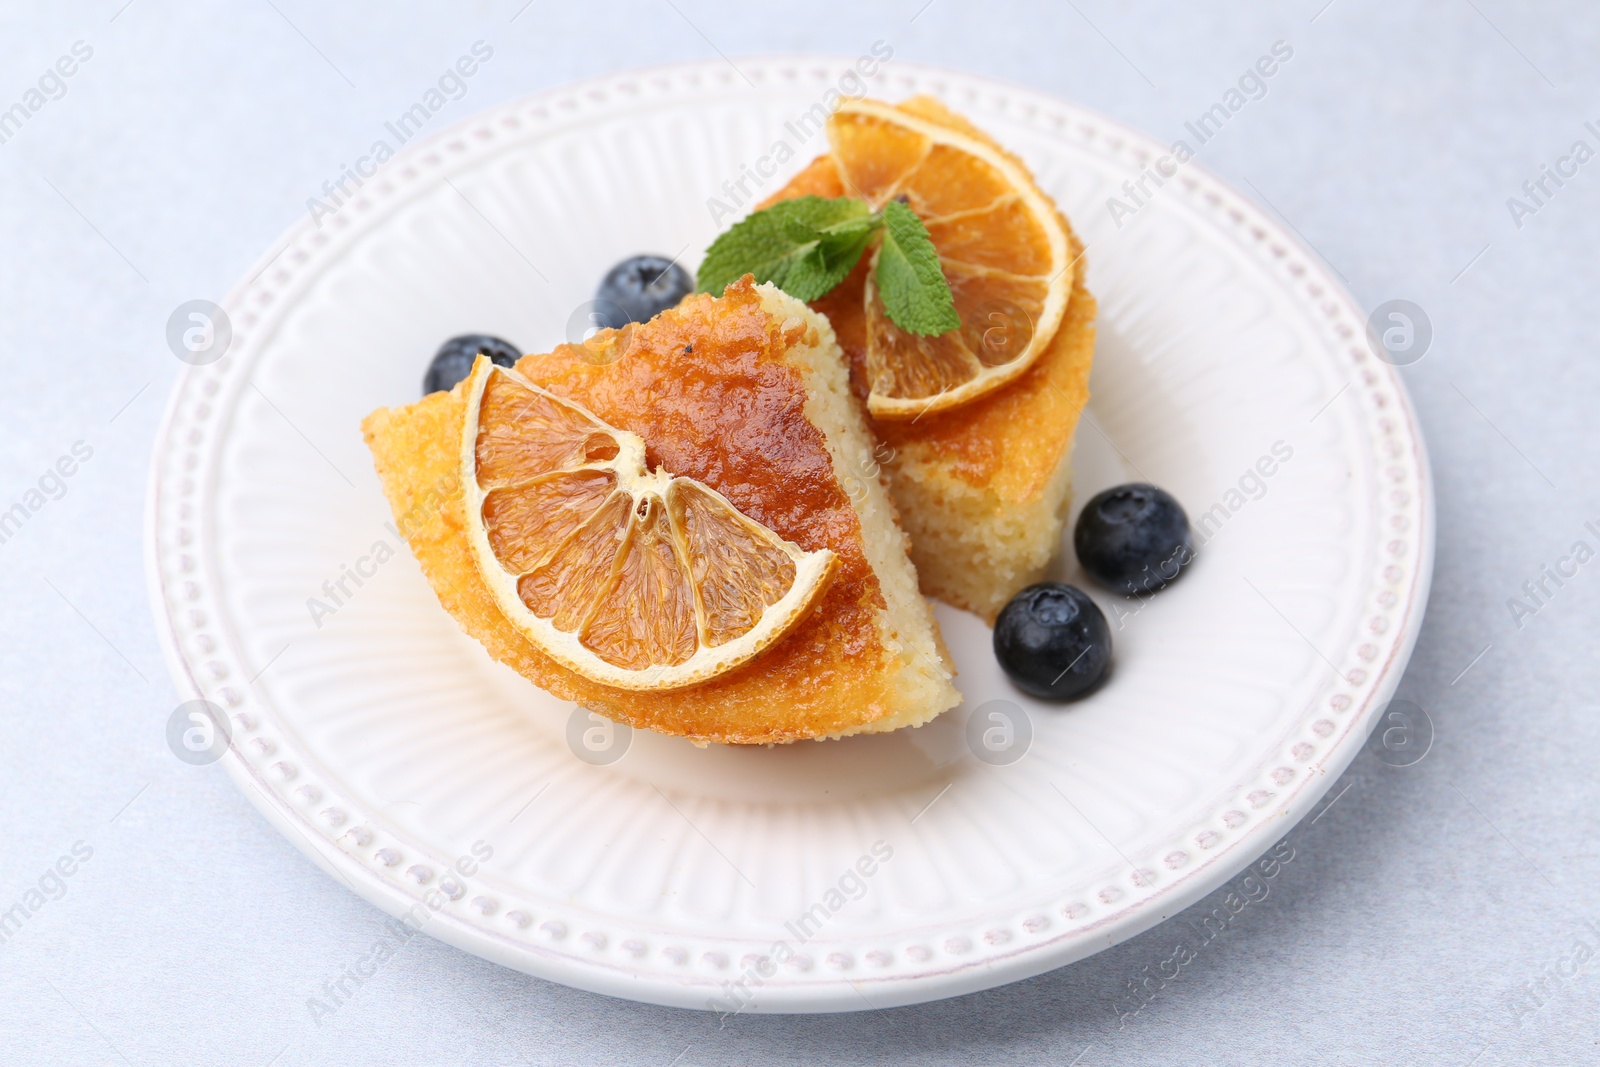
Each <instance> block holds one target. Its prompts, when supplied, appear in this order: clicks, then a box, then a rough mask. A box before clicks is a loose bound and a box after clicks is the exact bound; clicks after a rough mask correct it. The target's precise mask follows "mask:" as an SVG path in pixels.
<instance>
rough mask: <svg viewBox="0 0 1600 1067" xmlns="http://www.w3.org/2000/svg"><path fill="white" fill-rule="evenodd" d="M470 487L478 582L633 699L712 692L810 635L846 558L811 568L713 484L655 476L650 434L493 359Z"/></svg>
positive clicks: (465, 460)
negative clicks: (781, 645)
mask: <svg viewBox="0 0 1600 1067" xmlns="http://www.w3.org/2000/svg"><path fill="white" fill-rule="evenodd" d="M466 399H467V412H466V421H465V424H464V429H463V432H462V441H461V482H462V487H463V490H464V496H465V502H466V515H467V536H468V540H469V541H470V543H471V545H472V552H473V556H474V559H475V560H476V562H477V565H478V571H479V573H480V574H481V575H482V576H483V579H484V581H485V582H486V583H487V584H488V586H489V589H490V591H491V592H492V593H493V595H494V598H495V602H496V604H497V605H498V606H499V608H500V611H501V612H502V613H503V614H504V615H505V617H506V618H507V619H508V620H509V621H510V622H511V623H512V625H514V626H515V627H516V628H517V629H518V630H519V631H521V632H522V634H523V635H524V636H526V637H527V638H528V639H529V640H530V641H532V642H533V643H534V644H536V645H538V646H539V648H540V649H541V650H542V651H544V652H545V653H547V654H548V655H550V656H551V657H552V658H554V659H555V660H557V661H558V662H560V663H561V664H563V665H564V666H566V667H569V668H570V669H572V670H574V671H577V672H578V673H579V674H581V675H583V676H584V677H586V678H589V679H591V680H592V681H596V682H599V683H601V684H603V685H609V686H614V687H616V688H619V689H634V690H664V689H679V688H682V687H684V686H690V685H697V684H699V683H701V682H704V681H706V680H708V679H710V678H714V677H716V676H717V675H719V674H723V673H725V672H727V671H729V670H732V669H733V668H734V667H737V666H739V665H740V664H741V663H744V662H746V661H748V660H750V659H751V658H752V657H754V656H756V655H757V654H758V653H760V652H761V651H762V650H763V649H765V648H766V647H767V646H769V645H771V644H772V643H773V642H774V641H776V640H777V639H778V638H780V637H782V636H783V635H784V634H785V633H787V632H788V631H789V630H790V629H791V628H793V627H794V625H795V624H796V623H798V622H799V621H800V620H801V619H802V618H804V617H805V614H806V612H807V611H808V610H809V609H810V608H811V606H812V605H813V604H814V603H815V602H816V600H817V597H818V594H819V593H821V592H822V590H823V589H824V587H825V586H826V585H827V583H828V579H829V577H830V576H831V574H832V572H833V569H834V566H835V564H836V562H837V557H836V556H835V555H834V554H833V553H832V552H831V551H829V550H827V549H820V550H818V551H815V552H806V551H803V550H802V549H800V548H799V547H798V546H797V545H794V544H792V543H790V542H789V541H786V540H784V539H783V538H782V537H779V536H778V535H777V534H775V533H773V532H772V531H771V530H769V529H767V528H766V527H765V526H762V525H761V524H760V523H758V522H755V521H754V520H752V519H750V518H749V517H747V516H745V515H743V514H741V513H740V512H739V510H738V509H737V508H735V507H734V506H733V504H731V503H729V501H728V500H727V499H726V498H725V497H723V496H722V494H720V493H718V492H717V491H716V490H714V489H712V488H711V487H710V486H708V485H705V484H704V483H702V482H698V481H695V480H694V479H692V478H678V477H673V476H672V475H671V474H668V473H667V472H665V471H663V470H660V469H656V470H653V471H652V470H649V469H647V467H646V464H645V443H644V440H643V439H642V438H640V437H639V435H638V434H635V433H631V432H629V431H627V430H619V429H616V428H615V427H612V426H608V425H606V424H605V423H604V422H601V421H600V420H599V419H598V418H596V417H595V416H594V415H592V414H590V413H589V412H588V411H587V410H586V409H584V408H582V407H580V406H579V405H577V404H574V403H572V402H571V401H568V400H563V399H561V398H559V397H557V396H555V395H554V394H552V393H550V392H547V391H546V390H544V389H541V388H540V387H539V386H537V385H535V384H534V383H532V382H530V381H529V380H528V379H526V378H524V377H523V376H522V375H520V374H518V373H517V372H516V371H514V370H508V369H506V368H503V367H498V366H496V365H494V364H493V363H491V362H490V361H489V360H488V359H485V358H483V357H482V356H480V357H479V358H478V360H477V363H476V365H475V366H474V367H473V369H472V378H471V379H470V380H469V381H468V383H467V394H466Z"/></svg>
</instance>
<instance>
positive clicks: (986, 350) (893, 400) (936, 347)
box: [828, 98, 1073, 419]
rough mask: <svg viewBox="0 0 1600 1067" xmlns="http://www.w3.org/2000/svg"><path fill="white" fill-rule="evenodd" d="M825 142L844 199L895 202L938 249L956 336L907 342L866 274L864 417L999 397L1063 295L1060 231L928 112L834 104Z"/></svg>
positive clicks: (1048, 208) (1014, 164)
mask: <svg viewBox="0 0 1600 1067" xmlns="http://www.w3.org/2000/svg"><path fill="white" fill-rule="evenodd" d="M828 142H829V145H830V147H831V157H832V160H833V163H834V164H835V166H836V167H837V170H838V177H839V180H840V182H841V183H842V184H843V187H844V190H845V192H846V193H847V194H848V195H853V196H859V197H861V198H862V199H864V200H866V201H867V202H868V203H870V204H872V205H873V206H874V207H881V206H882V205H883V204H884V203H886V202H888V201H889V200H891V199H895V198H903V199H904V200H905V201H906V203H907V204H908V205H909V206H910V207H911V208H912V210H914V211H916V213H917V214H918V215H919V216H920V217H921V218H922V221H923V224H924V225H926V226H927V228H928V234H929V236H931V237H932V238H933V243H934V247H935V248H937V249H938V250H939V262H940V265H941V266H942V267H943V268H944V273H945V277H946V278H947V279H948V280H949V282H950V288H951V292H952V293H953V295H954V296H955V305H956V311H957V313H958V314H959V315H960V316H961V328H960V329H959V330H951V331H950V332H949V333H946V334H942V335H940V336H938V337H922V336H918V335H916V334H912V333H907V332H905V331H904V330H901V329H899V328H898V327H896V326H895V324H894V323H893V322H891V321H890V320H889V318H888V316H887V314H885V312H884V308H883V301H882V300H880V299H879V298H878V295H877V290H876V288H875V286H874V285H873V283H872V273H870V272H869V273H868V275H867V284H866V291H865V301H866V304H865V312H866V328H867V349H866V371H867V380H868V384H869V386H870V389H871V391H870V393H869V394H868V397H867V406H868V409H869V410H870V411H871V412H872V415H873V417H875V418H879V419H911V418H916V417H918V416H920V415H924V414H927V413H929V412H935V411H943V410H946V409H948V408H953V407H958V406H960V405H962V404H965V403H967V402H969V401H971V400H974V399H976V398H978V397H980V396H982V395H984V394H985V393H988V392H991V391H993V390H995V389H998V388H1000V387H1001V386H1002V385H1005V384H1006V383H1007V382H1009V381H1011V380H1013V379H1014V378H1016V377H1017V376H1018V375H1020V374H1021V373H1022V372H1023V371H1025V370H1027V369H1028V367H1030V366H1031V365H1032V364H1033V362H1034V360H1035V359H1037V358H1038V356H1039V353H1041V352H1043V351H1044V350H1045V347H1046V346H1047V345H1049V343H1050V339H1051V338H1052V337H1053V336H1054V335H1055V332H1056V328H1057V327H1058V326H1059V325H1060V323H1061V316H1062V314H1063V313H1064V312H1065V311H1066V307H1067V300H1068V298H1069V297H1070V296H1071V294H1072V278H1073V260H1072V259H1071V251H1070V249H1071V242H1070V241H1069V239H1068V237H1067V230H1066V225H1065V223H1064V222H1063V220H1062V218H1061V216H1060V215H1059V214H1058V213H1057V212H1056V209H1055V207H1054V206H1053V205H1052V204H1051V202H1050V200H1049V198H1048V197H1046V196H1045V195H1044V193H1042V192H1041V191H1040V190H1039V187H1038V186H1037V185H1035V184H1034V181H1033V179H1032V177H1030V176H1029V174H1028V172H1027V170H1026V169H1025V168H1024V167H1023V166H1022V164H1021V163H1019V162H1018V161H1017V160H1015V159H1014V158H1012V157H1011V156H1010V155H1008V154H1007V153H1005V152H1004V151H1003V150H1001V149H1000V148H999V147H998V146H997V145H995V144H994V143H993V142H992V141H990V140H989V139H988V138H987V137H985V136H984V135H983V134H981V133H979V132H978V131H977V130H976V129H975V128H973V127H971V126H970V125H968V124H966V123H965V122H963V121H962V120H961V119H959V118H957V117H956V116H955V115H953V114H951V113H950V112H948V111H945V110H944V109H943V108H942V107H940V106H939V105H937V104H935V103H933V102H932V101H927V100H923V99H921V98H918V99H914V100H911V101H908V102H907V103H906V104H904V105H901V106H900V107H894V106H892V105H889V104H884V103H880V102H878V101H874V100H857V101H851V100H845V101H844V102H842V103H841V104H840V105H839V108H838V110H837V111H836V112H834V114H833V116H832V118H831V119H830V120H829V123H828Z"/></svg>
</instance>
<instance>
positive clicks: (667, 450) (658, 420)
mask: <svg viewBox="0 0 1600 1067" xmlns="http://www.w3.org/2000/svg"><path fill="white" fill-rule="evenodd" d="M807 329H808V327H806V326H805V324H804V323H801V322H799V321H797V320H796V321H791V322H789V323H784V322H779V321H775V320H774V318H773V317H772V316H771V315H769V314H767V313H766V312H765V311H764V310H763V309H762V305H761V295H760V294H759V293H758V292H757V291H756V290H755V287H754V285H753V284H751V283H750V282H749V281H748V279H747V280H746V281H744V282H741V283H739V284H737V285H734V286H730V287H729V289H728V293H727V296H726V297H724V298H722V299H720V300H713V299H712V298H711V297H709V296H697V297H692V298H690V299H689V300H687V301H685V303H684V304H683V305H681V306H680V307H679V308H678V309H676V310H674V311H670V312H666V313H664V314H663V315H661V316H658V317H657V318H656V319H655V320H653V321H652V322H651V323H649V324H645V325H643V326H633V327H630V328H628V329H626V330H624V331H620V332H617V333H611V332H604V333H601V334H598V335H596V337H595V338H593V339H591V341H590V342H588V343H587V344H585V345H583V346H572V345H565V346H561V347H560V348H558V349H557V350H556V351H554V352H552V353H550V354H548V355H533V356H527V357H525V358H524V359H523V360H521V361H520V362H519V364H518V370H519V371H520V372H521V373H523V374H524V375H526V376H527V377H529V378H530V379H532V380H534V381H537V382H539V383H540V384H542V385H544V386H545V387H546V388H548V389H549V390H550V391H551V392H552V393H555V394H557V395H561V396H565V397H568V398H570V399H572V400H574V401H577V402H578V403H581V404H583V405H584V406H585V407H587V408H589V409H590V410H591V411H593V412H594V413H595V415H597V416H599V417H600V418H601V419H602V420H604V421H605V422H607V423H610V424H611V425H614V426H617V427H619V428H621V429H626V430H631V431H633V432H634V433H637V434H639V435H640V437H642V438H643V439H644V441H645V442H646V446H647V455H648V457H649V461H650V462H651V463H660V464H662V465H663V466H665V468H666V469H667V470H668V471H670V472H671V473H673V474H683V475H688V476H690V477H693V478H696V479H699V480H701V481H704V482H705V483H706V484H708V485H710V486H711V487H713V488H714V489H716V490H718V491H719V492H721V493H722V494H723V495H725V496H726V497H728V499H729V500H730V501H732V502H733V503H734V504H735V505H736V506H737V507H738V508H739V509H740V510H741V511H744V512H745V513H746V514H747V515H749V517H750V518H752V519H754V520H756V521H757V522H760V523H762V524H763V525H766V526H767V527H769V528H770V529H772V530H774V531H775V532H777V533H778V534H780V535H781V536H783V537H785V538H787V539H789V540H790V541H793V542H794V543H796V544H798V545H800V546H802V547H803V548H805V549H807V550H811V549H815V548H823V547H826V548H830V549H832V550H833V551H834V552H835V553H836V554H837V555H838V556H839V567H838V571H837V573H836V575H835V577H834V579H833V580H832V581H831V582H830V583H829V586H828V588H827V590H826V592H825V593H824V594H823V596H822V598H820V602H819V604H818V605H817V607H816V608H815V610H813V612H812V613H811V614H810V615H809V616H808V617H807V618H806V619H805V620H804V621H802V622H801V623H800V624H799V625H798V626H796V627H795V629H794V630H793V631H791V632H790V633H789V634H787V635H786V636H785V637H783V638H782V639H780V640H779V641H778V642H777V643H776V644H774V645H773V646H772V647H771V648H769V649H768V650H767V651H766V652H764V653H763V654H761V655H760V656H759V657H757V658H756V659H755V660H754V661H752V662H751V663H748V664H746V665H745V666H743V667H740V668H737V669H735V670H733V671H730V672H729V673H727V674H725V675H722V676H720V677H718V678H716V679H714V680H712V681H710V682H707V683H705V684H704V685H700V686H696V687H694V688H692V689H687V690H682V691H671V692H665V693H660V692H630V691H626V690H620V689H615V688H610V687H607V686H603V685H599V684H597V683H595V682H592V681H590V680H588V679H586V678H584V677H582V676H580V675H578V674H575V673H574V672H572V671H570V670H567V669H566V668H564V667H562V666H561V665H560V664H558V663H556V662H555V661H553V660H552V659H550V658H549V657H548V656H547V655H545V654H544V653H543V652H541V650H540V649H539V648H537V647H536V646H535V645H534V644H532V643H531V642H530V641H528V640H527V639H526V638H525V637H524V636H523V635H522V634H520V633H519V632H518V631H517V630H516V628H515V627H513V626H512V625H511V624H510V623H509V622H508V621H507V620H506V619H505V618H504V616H503V615H502V614H501V613H500V611H499V610H498V608H497V607H496V605H495V603H494V600H493V597H492V595H491V594H490V592H489V590H488V588H487V587H486V586H485V584H484V582H483V580H482V578H481V576H480V575H479V573H478V571H477V568H476V564H475V563H474V561H473V559H472V556H471V552H470V549H469V547H468V544H467V540H466V537H465V536H464V534H463V528H464V525H465V522H466V517H465V514H464V512H463V495H462V488H461V484H460V480H459V477H458V476H457V467H458V462H459V455H460V440H461V434H462V431H463V425H464V420H465V409H466V404H465V400H464V398H463V395H462V387H459V386H458V387H457V389H456V390H455V391H453V392H450V393H435V394H433V395H431V396H429V397H426V398H424V399H423V400H421V401H419V402H418V403H415V404H411V405H407V406H405V407H401V408H395V409H379V410H378V411H376V412H374V413H373V414H372V415H370V416H368V418H367V419H366V421H365V422H364V423H363V430H364V432H365V435H366V438H367V442H368V444H369V446H370V447H371V448H372V451H373V457H374V460H375V462H376V465H377V468H378V473H379V475H380V477H381V478H382V480H383V486H384V492H385V495H386V496H387V497H388V499H389V503H390V506H391V508H392V509H393V511H394V513H395V515H396V516H397V517H399V522H400V528H401V532H402V533H403V534H404V535H405V536H406V538H407V541H408V542H409V544H410V545H411V548H412V551H413V553H414V555H415V556H416V558H417V560H418V562H419V563H420V564H421V566H422V569H423V572H424V573H425V574H426V575H427V577H428V580H429V583H430V584H431V585H432V586H433V589H434V591H435V593H436V594H437V595H438V596H439V599H440V602H441V603H442V604H443V606H444V607H445V608H446V610H448V611H449V612H450V614H451V615H452V616H454V617H455V619H456V620H457V622H459V623H460V624H461V626H462V627H463V629H465V630H466V631H467V632H468V633H470V634H471V635H472V636H473V637H475V638H477V639H478V640H479V641H481V642H482V643H483V644H484V646H485V647H486V648H487V649H488V651H489V652H490V654H491V655H493V656H494V657H495V658H496V659H498V660H500V661H501V662H503V663H506V664H507V665H509V666H511V667H512V668H514V669H515V670H517V671H518V672H519V673H521V674H523V675H524V676H525V677H527V678H529V679H531V680H532V681H534V682H536V683H537V684H538V685H539V686H541V687H542V688H544V689H546V690H548V691H549V692H551V693H553V694H555V695H556V696H557V697H559V698H561V699H565V700H575V701H579V702H582V703H585V704H587V705H589V706H590V707H593V708H596V709H597V710H600V711H602V712H603V713H605V714H606V715H607V716H609V717H611V718H613V719H615V720H617V721H619V722H625V723H628V724H630V725H633V726H641V727H649V728H652V729H656V730H660V731H662V732H665V733H672V734H683V735H687V736H689V737H692V738H707V739H713V740H720V741H745V742H768V741H784V740H789V739H792V738H796V737H814V736H826V735H828V734H836V733H839V732H841V731H843V730H847V729H850V728H853V727H855V726H857V725H859V724H861V723H865V722H871V721H874V720H876V719H879V718H881V717H884V716H886V715H890V714H894V713H895V712H897V711H898V710H899V709H898V708H897V707H896V706H895V702H894V701H895V697H894V695H893V693H894V685H893V682H892V680H891V679H890V678H889V676H888V674H887V673H886V670H885V668H886V665H887V664H889V662H890V661H891V660H897V657H895V656H894V655H893V654H892V653H890V652H889V651H888V650H887V649H886V648H885V647H884V645H883V643H882V641H881V640H880V637H879V631H878V629H877V620H878V618H879V616H880V613H881V610H882V607H883V596H882V593H881V591H880V589H879V586H878V579H877V576H876V575H875V574H874V573H873V571H872V569H871V567H870V566H869V565H868V563H867V561H866V557H865V555H864V553H863V548H862V531H861V529H860V521H859V519H858V517H857V515H856V512H855V510H854V508H853V506H852V505H851V503H850V500H849V497H848V496H847V495H846V493H845V491H844V488H843V487H841V486H840V485H839V483H838V480H837V479H836V477H835V476H834V473H833V465H832V460H831V457H830V455H829V452H828V449H827V443H826V440H825V439H824V437H823V435H822V433H821V431H819V430H818V429H817V428H816V427H815V426H814V425H812V424H811V422H810V421H809V420H808V419H807V418H806V417H805V404H806V387H805V382H804V380H803V379H802V377H801V375H802V373H803V372H802V371H801V370H800V369H799V367H798V366H797V365H796V361H794V360H792V359H790V358H788V352H789V349H790V347H791V346H792V345H794V344H796V343H798V342H801V341H802V340H804V336H803V335H804V333H805V332H806V330H807ZM613 356H615V357H617V358H610V357H613ZM607 359H609V360H610V361H609V362H605V360H607Z"/></svg>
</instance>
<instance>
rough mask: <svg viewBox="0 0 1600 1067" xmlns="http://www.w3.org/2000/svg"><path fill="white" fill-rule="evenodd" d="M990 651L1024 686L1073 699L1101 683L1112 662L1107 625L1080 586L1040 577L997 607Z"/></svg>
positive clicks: (1048, 695)
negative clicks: (997, 614) (1042, 579)
mask: <svg viewBox="0 0 1600 1067" xmlns="http://www.w3.org/2000/svg"><path fill="white" fill-rule="evenodd" d="M994 656H995V659H997V660H999V661H1000V666H1001V667H1003V668H1004V669H1005V672H1006V674H1007V675H1008V676H1010V678H1011V681H1012V682H1014V683H1015V684H1016V686H1017V688H1018V689H1021V690H1022V691H1023V692H1025V693H1030V694H1032V695H1033V696H1036V697H1043V698H1044V699H1046V700H1072V699H1074V698H1076V697H1080V696H1083V695H1084V694H1085V693H1087V692H1089V691H1090V690H1091V689H1093V688H1094V687H1095V686H1097V685H1099V684H1100V679H1101V678H1102V677H1103V676H1104V675H1105V673H1106V667H1107V666H1108V665H1109V664H1110V663H1111V627H1110V626H1108V625H1107V624H1106V617H1105V615H1104V614H1102V613H1101V611H1100V608H1099V606H1098V605H1097V604H1095V602H1094V601H1092V600H1090V599H1089V596H1088V594H1086V593H1085V592H1084V591H1083V590H1082V589H1079V588H1077V587H1075V586H1071V585H1065V584H1063V583H1061V582H1040V583H1039V584H1038V585H1030V586H1028V588H1026V589H1024V590H1023V591H1022V592H1020V593H1018V594H1017V595H1016V596H1014V597H1012V598H1011V602H1010V603H1009V604H1007V605H1006V606H1005V607H1004V608H1002V609H1001V610H1000V617H999V618H998V619H996V620H995V623H994Z"/></svg>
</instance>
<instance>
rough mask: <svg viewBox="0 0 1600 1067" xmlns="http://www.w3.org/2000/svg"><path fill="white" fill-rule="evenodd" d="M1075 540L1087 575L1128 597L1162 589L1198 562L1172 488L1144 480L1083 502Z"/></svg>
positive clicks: (1183, 515) (1185, 521)
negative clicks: (1157, 486)
mask: <svg viewBox="0 0 1600 1067" xmlns="http://www.w3.org/2000/svg"><path fill="white" fill-rule="evenodd" d="M1072 545H1073V547H1074V548H1076V549H1077V550H1078V563H1079V564H1081V565H1082V567H1083V569H1084V570H1085V571H1086V572H1087V573H1088V575H1089V577H1091V578H1093V579H1094V580H1095V581H1097V582H1099V583H1100V584H1101V585H1103V586H1105V587H1106V588H1107V589H1113V590H1115V591H1116V592H1118V593H1121V594H1123V595H1124V596H1134V595H1136V594H1139V593H1149V592H1153V591H1155V590H1157V589H1160V588H1162V587H1163V586H1165V585H1166V584H1167V583H1169V582H1173V581H1176V580H1177V578H1178V575H1179V574H1181V573H1182V572H1183V568H1184V567H1186V566H1188V565H1189V564H1190V563H1191V562H1193V561H1194V540H1193V538H1192V537H1191V536H1190V533H1189V516H1187V515H1185V514H1184V513H1183V508H1182V506H1181V505H1179V503H1178V502H1177V501H1176V500H1174V499H1173V498H1172V494H1171V493H1169V492H1167V491H1166V490H1164V489H1157V488H1156V487H1155V486H1153V485H1146V484H1145V483H1143V482H1130V483H1129V484H1127V485H1119V486H1115V487H1114V488H1111V489H1107V490H1106V491H1105V492H1103V493H1099V494H1097V495H1096V496H1095V497H1094V499H1092V500H1090V501H1089V503H1088V504H1086V505H1084V508H1083V514H1082V515H1079V516H1078V527H1077V529H1076V530H1074V531H1073V534H1072Z"/></svg>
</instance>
